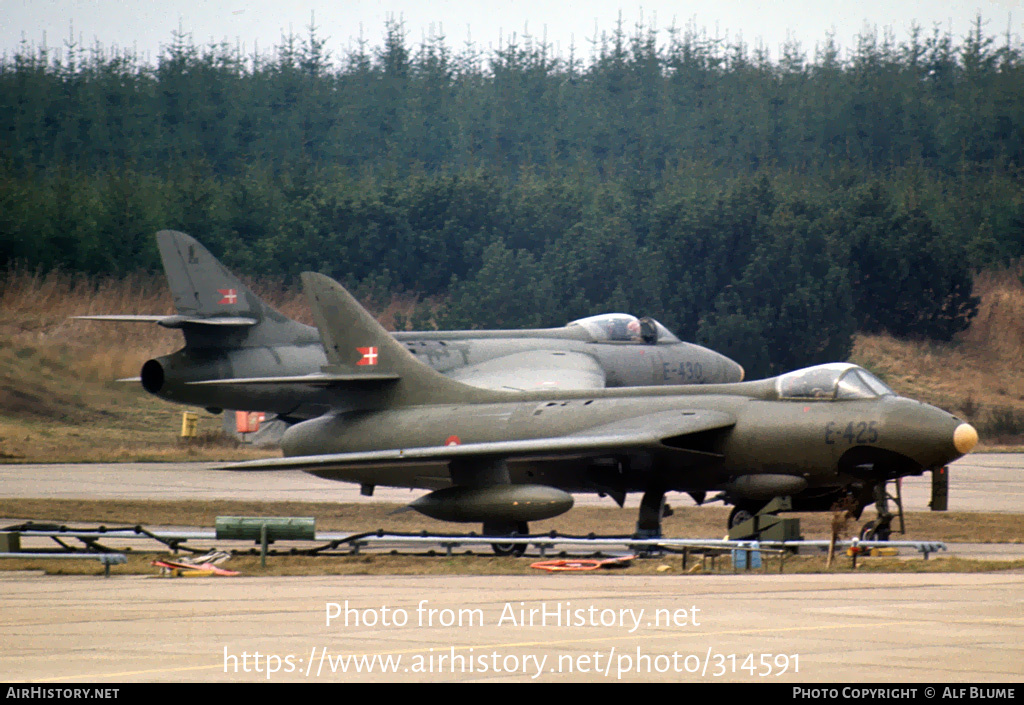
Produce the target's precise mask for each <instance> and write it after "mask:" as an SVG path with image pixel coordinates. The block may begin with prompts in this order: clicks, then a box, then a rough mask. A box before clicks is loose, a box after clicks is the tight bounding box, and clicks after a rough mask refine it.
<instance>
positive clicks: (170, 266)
mask: <svg viewBox="0 0 1024 705" xmlns="http://www.w3.org/2000/svg"><path fill="white" fill-rule="evenodd" d="M156 244H157V246H158V247H159V248H160V259H161V260H162V261H163V263H164V274H165V275H166V277H167V284H168V286H170V288H171V295H172V296H173V297H174V307H175V308H176V309H178V313H179V314H180V315H182V316H185V317H187V318H195V319H201V318H208V317H209V318H223V317H232V318H251V319H253V321H254V322H255V323H259V322H260V321H261V320H262V319H263V318H265V317H266V316H267V315H268V314H270V313H271V312H272V311H273V309H271V308H270V307H269V306H267V305H266V304H265V303H263V301H262V300H260V298H259V297H258V296H256V295H255V294H253V293H252V291H250V290H249V287H247V286H246V285H245V284H243V283H242V282H241V280H240V279H238V277H236V276H235V275H234V274H232V273H231V272H229V271H228V270H227V269H226V268H225V267H224V265H222V264H221V263H220V262H219V261H218V260H217V258H216V257H214V256H213V255H212V254H210V251H209V250H207V249H206V248H205V247H203V246H202V245H201V244H199V241H198V240H196V239H195V238H193V237H190V236H188V235H186V234H185V233H179V232H177V231H175V230H161V231H160V232H158V233H157V234H156ZM278 315H280V314H278Z"/></svg>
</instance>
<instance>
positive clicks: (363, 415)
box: [229, 274, 978, 550]
mask: <svg viewBox="0 0 1024 705" xmlns="http://www.w3.org/2000/svg"><path fill="white" fill-rule="evenodd" d="M303 284H304V285H305V288H306V294H307V297H308V298H309V301H310V306H311V307H312V309H313V313H314V317H315V318H316V322H317V326H318V327H319V329H320V334H321V336H322V339H323V343H324V348H325V350H326V353H327V357H328V360H329V361H330V366H329V367H328V368H327V372H328V374H329V375H330V376H331V377H332V378H333V379H335V380H336V382H337V386H336V388H335V390H333V393H334V394H335V395H337V397H336V398H338V399H339V401H340V402H341V403H339V405H338V408H336V409H334V410H333V411H332V412H331V413H328V414H326V415H324V416H321V417H319V418H317V419H313V420H310V421H305V422H303V423H300V424H297V425H295V426H292V427H291V428H290V429H289V430H288V431H287V432H286V433H285V435H284V438H283V440H282V443H281V447H282V449H283V451H284V454H285V456H287V457H284V458H279V459H278V458H275V459H269V460H258V461H251V462H246V463H239V464H236V465H233V466H230V467H229V469H236V470H279V469H298V470H304V471H306V472H309V473H312V474H314V475H317V476H319V477H323V478H327V479H331V480H341V481H345V482H353V483H359V484H361V485H362V486H363V488H364V493H365V494H371V493H372V489H373V487H374V486H375V485H383V486H389V487H410V488H422V489H429V490H433V492H431V493H430V494H427V495H425V496H423V497H421V498H419V499H417V500H416V501H415V502H413V503H412V504H411V505H410V506H411V508H413V509H415V510H417V511H420V512H422V513H423V514H426V515H428V516H431V517H434V518H436V519H442V520H447V521H462V522H481V523H482V524H483V526H484V533H485V534H486V535H489V536H503V535H504V536H507V535H509V534H511V533H512V532H516V533H519V534H526V533H527V531H528V527H527V522H529V521H535V520H541V519H546V518H550V517H553V516H557V515H558V514H561V513H562V512H565V511H567V510H568V509H569V508H570V507H571V506H572V504H573V499H572V495H571V494H570V493H572V492H598V493H603V494H608V495H611V496H612V497H614V498H616V499H617V500H619V502H620V504H621V500H622V498H623V497H624V496H625V494H626V493H628V492H643V493H644V497H643V500H642V502H641V507H640V517H639V521H638V524H637V529H638V534H640V535H651V536H657V535H659V534H660V522H661V516H662V506H663V502H664V496H665V492H666V491H682V492H687V493H689V494H690V495H692V496H693V497H694V498H695V499H696V500H697V501H698V503H700V502H702V501H703V499H704V497H705V495H706V493H708V492H717V493H720V494H719V496H720V498H722V499H724V500H725V501H726V502H728V503H730V504H733V505H735V507H736V509H737V510H742V511H751V510H756V509H757V508H759V507H761V506H762V505H764V504H765V503H767V502H768V501H769V500H771V499H772V498H774V497H779V496H788V497H790V498H791V500H792V509H793V510H794V511H816V510H828V509H829V508H830V507H831V506H832V505H833V503H835V502H836V501H837V500H839V499H841V498H846V497H849V498H852V499H854V500H855V501H856V502H857V505H858V508H863V507H864V506H865V505H867V504H869V503H871V502H873V501H874V500H875V497H876V495H877V492H878V488H879V487H882V488H884V486H885V483H886V482H888V481H889V480H892V479H894V478H898V477H902V476H905V475H919V474H921V473H923V472H925V471H929V470H931V471H934V470H936V469H938V468H941V467H943V466H944V465H946V464H947V463H949V462H950V461H952V460H954V459H956V458H958V457H960V456H961V455H963V454H965V453H967V452H969V451H970V450H971V449H972V448H973V447H974V445H975V444H976V443H977V440H978V434H977V432H976V431H975V430H974V428H973V427H971V426H970V425H969V424H966V423H964V422H962V421H961V420H960V419H958V418H956V417H954V416H952V415H951V414H949V413H947V412H945V411H942V410H941V409H937V408H935V407H933V406H929V405H927V404H922V403H920V402H917V401H914V400H912V399H906V398H903V397H899V396H897V395H895V394H894V393H893V392H892V390H891V389H889V388H888V387H887V386H886V385H885V384H884V383H882V382H881V381H880V380H878V379H877V378H876V377H874V376H873V375H872V374H870V373H869V372H868V371H867V370H864V369H862V368H860V367H857V366H856V365H852V364H849V363H833V364H826V365H819V366H816V367H811V368H807V369H804V370H798V371H795V372H790V373H787V374H784V375H781V376H779V377H775V378H772V379H765V380H759V381H754V382H742V383H738V384H720V385H703V386H663V387H640V388H622V389H591V390H561V389H550V390H549V389H542V390H530V391H511V390H496V389H481V388H479V387H472V386H469V385H466V384H463V383H461V382H458V381H456V380H453V379H451V378H449V377H445V376H443V375H441V374H438V373H437V372H436V371H435V370H433V369H431V368H429V367H427V366H426V365H424V364H422V363H421V362H420V361H419V360H418V359H417V357H416V356H415V355H412V354H411V353H410V352H409V350H408V349H407V348H406V346H404V345H403V344H401V343H400V342H398V341H396V340H394V339H393V338H392V337H391V336H390V335H388V333H387V332H386V331H385V330H384V329H383V328H381V327H380V325H379V324H378V323H377V322H376V320H374V318H373V317H372V316H370V315H369V313H367V312H366V311H365V310H364V309H363V308H362V307H361V306H360V305H359V304H358V302H356V300H355V299H354V298H352V296H351V295H350V294H349V293H348V292H347V291H345V290H344V289H343V288H342V287H341V286H340V285H339V284H337V283H336V282H334V281H332V280H330V279H329V278H327V277H325V276H323V275H320V274H304V275H303ZM367 350H372V351H373V353H372V354H373V355H374V364H373V365H368V364H365V360H366V359H367V357H366V356H367V352H366V351H367ZM496 550H497V547H496Z"/></svg>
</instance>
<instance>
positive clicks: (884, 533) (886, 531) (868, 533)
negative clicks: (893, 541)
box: [860, 521, 892, 541]
mask: <svg viewBox="0 0 1024 705" xmlns="http://www.w3.org/2000/svg"><path fill="white" fill-rule="evenodd" d="M890 534H892V529H891V528H890V527H889V526H888V525H885V524H883V525H881V526H879V525H877V524H876V523H875V522H873V521H869V522H868V523H867V524H865V525H864V526H863V527H862V528H861V530H860V540H861V541H888V540H889V535H890Z"/></svg>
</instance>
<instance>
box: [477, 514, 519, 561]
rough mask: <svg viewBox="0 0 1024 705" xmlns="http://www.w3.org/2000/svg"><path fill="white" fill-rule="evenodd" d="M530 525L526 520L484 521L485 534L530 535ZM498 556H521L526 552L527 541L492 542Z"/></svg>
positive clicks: (495, 535) (496, 535) (497, 535)
mask: <svg viewBox="0 0 1024 705" xmlns="http://www.w3.org/2000/svg"><path fill="white" fill-rule="evenodd" d="M529 535H530V527H529V525H528V524H527V522H525V521H518V522H497V521H496V522H484V536H494V537H499V536H510V537H521V536H529ZM491 548H492V549H493V550H494V555H496V556H513V557H515V558H519V557H520V556H522V555H523V554H524V553H526V544H525V543H500V542H494V543H492V544H491Z"/></svg>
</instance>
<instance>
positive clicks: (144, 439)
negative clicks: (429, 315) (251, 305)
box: [0, 269, 415, 462]
mask: <svg viewBox="0 0 1024 705" xmlns="http://www.w3.org/2000/svg"><path fill="white" fill-rule="evenodd" d="M249 286H250V288H252V290H253V291H254V292H256V293H257V295H259V296H260V297H262V298H263V299H264V300H265V301H267V302H268V303H269V304H270V305H271V306H274V307H275V308H277V309H278V310H279V311H281V312H282V313H283V314H285V315H287V316H289V317H291V318H294V319H296V320H299V321H302V322H305V323H310V322H311V320H312V316H311V314H310V311H309V307H308V306H307V304H306V300H305V297H304V296H303V295H302V292H301V291H300V290H299V289H297V288H289V287H285V286H282V285H281V284H280V283H278V282H273V281H255V282H250V283H249ZM369 303H370V304H371V306H373V302H369ZM414 304H415V301H414V300H413V299H411V298H409V297H394V298H393V299H392V301H391V302H390V303H388V304H387V305H386V306H379V307H376V308H380V309H381V310H383V311H384V313H383V314H382V315H381V320H382V321H383V322H385V324H387V323H391V322H393V320H394V315H395V314H396V313H402V314H403V315H405V316H409V315H410V313H411V310H412V308H413V306H414ZM112 313H125V314H170V313H174V306H173V301H172V298H171V295H170V292H169V290H168V288H167V284H166V281H165V279H164V278H163V277H162V276H159V275H145V274H137V275H132V276H129V277H125V278H117V279H115V278H107V279H89V278H86V277H83V276H79V275H74V274H69V273H66V272H59V271H57V272H50V273H46V274H41V273H39V272H32V271H28V270H25V269H10V270H8V271H7V272H5V273H2V274H0V460H7V461H10V460H15V461H22V462H47V461H58V460H60V461H114V462H116V461H131V460H189V459H191V460H232V459H241V458H252V457H265V456H267V455H271V454H272V452H270V451H266V450H255V449H251V448H244V447H243V448H238V447H236V446H235V445H233V444H210V443H183V442H181V441H179V440H178V438H177V430H178V429H179V428H180V423H181V422H180V419H181V414H182V412H183V411H185V410H187V409H188V410H193V411H197V412H198V413H199V415H200V431H201V432H203V433H205V434H207V435H210V434H216V433H218V432H219V429H220V425H221V419H220V417H216V416H213V415H211V414H208V413H206V412H204V411H202V410H198V409H193V408H191V407H182V406H178V405H174V404H170V403H167V402H165V401H162V400H160V399H157V398H155V397H152V396H150V395H148V394H146V393H145V392H144V391H142V389H141V387H140V386H139V385H138V384H137V383H118V382H116V381H115V380H117V379H119V378H124V377H136V376H138V374H139V370H140V369H141V367H142V364H143V363H144V362H145V361H146V360H148V359H150V358H152V357H156V356H160V355H166V354H167V353H170V352H173V351H174V350H176V349H178V348H180V347H181V345H182V338H181V333H179V332H178V331H173V330H168V329H166V328H163V327H161V326H158V325H155V324H152V323H109V322H98V321H76V320H73V319H72V317H73V316H82V315H95V314H112Z"/></svg>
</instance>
